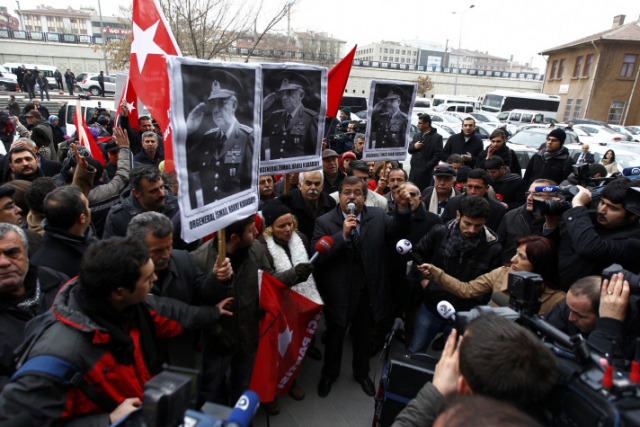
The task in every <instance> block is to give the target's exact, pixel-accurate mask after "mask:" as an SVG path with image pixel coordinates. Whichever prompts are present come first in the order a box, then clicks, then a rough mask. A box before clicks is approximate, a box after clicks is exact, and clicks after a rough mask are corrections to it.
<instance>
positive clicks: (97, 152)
mask: <svg viewBox="0 0 640 427" xmlns="http://www.w3.org/2000/svg"><path fill="white" fill-rule="evenodd" d="M83 113H84V112H83V110H82V107H81V105H80V101H79V100H78V101H76V111H75V113H74V114H73V124H74V125H76V134H77V135H78V144H79V145H82V146H83V147H85V148H86V149H87V150H89V152H90V153H91V157H93V158H94V159H96V160H97V161H99V162H100V164H101V165H102V166H104V165H105V161H104V156H103V155H102V150H101V149H100V147H99V146H98V143H97V142H96V140H95V139H94V138H93V135H92V134H91V131H90V130H89V127H88V126H87V122H85V121H84V116H83ZM109 139H111V137H109Z"/></svg>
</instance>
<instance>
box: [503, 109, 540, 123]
mask: <svg viewBox="0 0 640 427" xmlns="http://www.w3.org/2000/svg"><path fill="white" fill-rule="evenodd" d="M498 120H500V121H501V122H503V123H509V124H512V125H516V126H523V125H528V124H531V123H544V113H543V112H542V111H533V110H511V111H503V112H502V113H500V114H498Z"/></svg>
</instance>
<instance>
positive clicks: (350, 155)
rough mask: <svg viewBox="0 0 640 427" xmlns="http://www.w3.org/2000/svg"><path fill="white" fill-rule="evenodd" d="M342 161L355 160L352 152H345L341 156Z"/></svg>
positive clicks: (354, 154)
mask: <svg viewBox="0 0 640 427" xmlns="http://www.w3.org/2000/svg"><path fill="white" fill-rule="evenodd" d="M344 159H357V157H356V153H354V152H353V151H347V152H346V153H344V154H343V155H342V160H344Z"/></svg>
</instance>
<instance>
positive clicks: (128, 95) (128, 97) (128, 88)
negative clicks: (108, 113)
mask: <svg viewBox="0 0 640 427" xmlns="http://www.w3.org/2000/svg"><path fill="white" fill-rule="evenodd" d="M125 101H126V103H127V109H128V110H129V115H128V117H129V126H130V127H131V128H132V129H134V130H136V131H139V130H140V127H139V125H138V96H137V95H136V90H135V89H134V88H133V84H131V79H130V78H128V77H127V84H126V85H124V88H123V89H122V96H121V97H120V102H119V103H118V108H117V109H116V121H115V123H116V126H118V125H119V124H120V122H119V120H120V114H122V103H123V102H125Z"/></svg>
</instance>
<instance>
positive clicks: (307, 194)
mask: <svg viewBox="0 0 640 427" xmlns="http://www.w3.org/2000/svg"><path fill="white" fill-rule="evenodd" d="M299 182H300V188H295V189H293V190H291V192H290V193H289V195H290V198H291V213H292V214H293V215H294V216H295V217H296V218H297V219H298V230H299V231H300V232H301V233H302V234H304V235H305V236H307V238H308V239H309V241H310V240H311V238H312V237H313V227H314V226H315V222H316V218H319V217H321V216H322V215H324V214H325V213H327V212H329V211H331V210H332V209H333V208H334V207H335V206H336V201H335V200H334V199H333V197H331V196H329V195H328V194H327V193H325V192H324V191H322V189H323V187H324V175H323V173H322V171H321V170H318V171H310V172H301V173H300V178H299ZM281 198H282V196H281Z"/></svg>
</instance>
